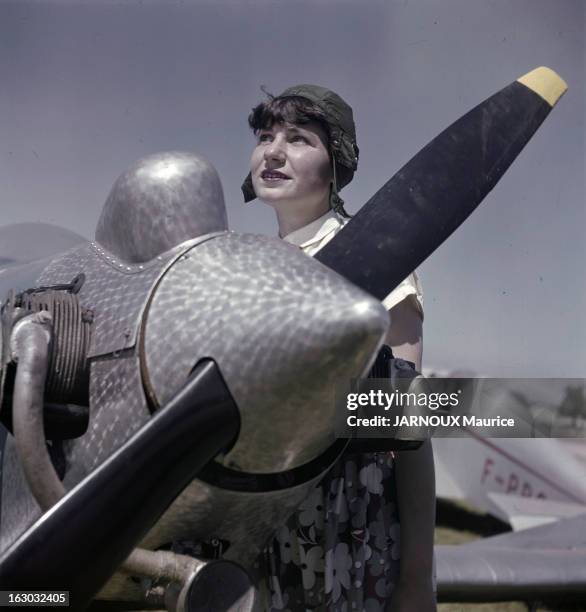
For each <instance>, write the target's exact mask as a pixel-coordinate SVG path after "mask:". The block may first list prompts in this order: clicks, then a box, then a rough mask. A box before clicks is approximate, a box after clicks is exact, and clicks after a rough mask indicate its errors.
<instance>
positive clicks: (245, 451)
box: [143, 233, 389, 473]
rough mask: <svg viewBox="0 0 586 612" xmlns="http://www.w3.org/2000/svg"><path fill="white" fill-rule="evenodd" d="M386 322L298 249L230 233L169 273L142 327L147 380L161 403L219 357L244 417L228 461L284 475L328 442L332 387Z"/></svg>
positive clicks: (368, 357)
mask: <svg viewBox="0 0 586 612" xmlns="http://www.w3.org/2000/svg"><path fill="white" fill-rule="evenodd" d="M388 324H389V318H388V314H387V312H386V311H385V309H384V308H383V306H382V305H381V304H380V302H378V301H377V300H376V299H374V298H372V297H370V296H368V295H367V294H366V293H364V292H363V291H361V290H359V289H358V288H356V287H355V286H353V285H352V284H351V283H349V282H348V281H346V280H345V279H343V278H342V277H341V276H339V275H338V274H336V273H334V272H332V271H330V270H328V269H327V268H326V267H325V266H323V265H321V264H319V263H318V262H316V261H315V260H312V259H311V258H309V257H307V256H306V255H304V254H303V253H301V251H299V250H298V249H296V248H292V247H291V245H288V244H286V243H283V242H282V241H279V240H275V239H270V238H266V237H261V236H252V235H238V234H232V233H230V234H224V235H222V236H219V237H216V238H213V239H211V240H209V241H207V242H204V243H203V244H199V245H198V246H196V247H194V248H193V249H192V250H191V251H189V253H188V254H187V257H186V258H182V259H180V260H179V261H177V262H176V264H174V265H173V266H172V267H171V269H170V270H169V271H168V272H167V274H166V275H165V277H164V278H163V279H162V281H161V283H160V285H159V287H158V289H157V291H156V294H155V296H154V298H153V300H152V302H151V304H150V306H149V309H148V313H147V320H146V325H145V326H144V328H143V329H144V331H143V334H144V350H145V357H146V359H145V363H146V372H145V374H146V376H145V379H146V380H148V384H149V386H150V390H151V394H152V395H153V396H154V397H156V400H157V402H158V403H159V405H161V406H162V405H164V404H165V402H166V401H168V399H169V398H170V397H171V396H172V394H173V393H174V392H175V391H176V390H177V389H178V388H180V386H181V385H182V384H183V382H184V381H185V379H186V377H187V375H188V374H189V372H190V370H191V369H192V368H193V366H194V365H195V364H196V363H197V362H198V361H199V360H200V359H202V358H204V357H209V358H212V359H214V360H215V361H216V363H217V364H218V366H219V368H220V371H221V373H222V375H223V376H224V379H225V380H226V383H227V385H228V388H229V389H230V392H231V393H232V395H233V397H234V399H235V400H236V402H237V404H238V407H239V409H240V415H241V430H240V435H239V438H238V441H237V443H236V444H235V446H234V448H233V449H232V450H231V452H230V453H229V454H228V455H227V456H226V458H225V463H226V465H228V466H229V467H230V468H232V469H236V470H240V471H245V472H253V473H274V472H280V471H283V470H287V469H291V468H294V467H298V466H300V465H303V464H304V463H307V462H308V461H310V460H312V459H314V458H316V457H318V456H319V455H320V454H321V453H322V452H324V451H325V450H326V449H327V448H328V447H329V446H330V445H331V444H332V443H333V441H334V412H335V392H336V388H337V387H339V386H341V385H344V384H345V383H347V382H348V381H349V380H350V379H351V378H356V377H359V376H361V375H363V374H364V372H365V371H366V370H367V369H368V367H369V366H370V364H371V362H372V360H373V359H374V357H375V354H376V351H377V349H378V348H379V346H380V344H381V342H382V339H383V337H384V334H385V332H386V330H387V328H388Z"/></svg>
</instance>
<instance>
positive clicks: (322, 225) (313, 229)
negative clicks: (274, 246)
mask: <svg viewBox="0 0 586 612" xmlns="http://www.w3.org/2000/svg"><path fill="white" fill-rule="evenodd" d="M342 225H343V222H342V220H341V218H340V216H339V215H337V214H336V213H335V212H334V211H333V210H328V212H327V213H326V214H325V215H322V216H321V217H319V218H317V219H315V220H314V221H312V222H311V223H308V224H307V225H305V226H303V227H300V228H299V229H296V230H295V231H294V232H291V233H290V234H287V235H286V236H285V237H284V238H283V240H284V241H285V242H289V243H290V244H294V245H295V246H298V247H300V248H305V247H308V246H310V245H312V244H315V243H316V242H319V241H320V240H323V239H324V238H325V237H326V236H328V235H329V234H331V233H332V232H335V231H336V230H337V229H338V228H339V227H341V226H342Z"/></svg>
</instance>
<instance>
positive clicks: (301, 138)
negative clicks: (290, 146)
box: [291, 134, 307, 142]
mask: <svg viewBox="0 0 586 612" xmlns="http://www.w3.org/2000/svg"><path fill="white" fill-rule="evenodd" d="M291 142H307V138H305V136H301V134H296V135H295V136H292V137H291Z"/></svg>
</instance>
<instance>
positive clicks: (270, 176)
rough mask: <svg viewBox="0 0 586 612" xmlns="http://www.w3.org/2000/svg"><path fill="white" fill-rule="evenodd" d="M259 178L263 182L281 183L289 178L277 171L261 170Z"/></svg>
mask: <svg viewBox="0 0 586 612" xmlns="http://www.w3.org/2000/svg"><path fill="white" fill-rule="evenodd" d="M260 177H261V178H262V179H263V180H265V181H282V180H287V179H289V177H288V176H287V175H286V174H283V173H282V172H279V171H278V170H263V171H262V172H261V173H260Z"/></svg>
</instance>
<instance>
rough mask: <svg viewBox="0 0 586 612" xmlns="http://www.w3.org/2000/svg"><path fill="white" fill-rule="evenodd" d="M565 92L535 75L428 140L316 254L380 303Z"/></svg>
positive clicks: (547, 73) (548, 76) (546, 74)
mask: <svg viewBox="0 0 586 612" xmlns="http://www.w3.org/2000/svg"><path fill="white" fill-rule="evenodd" d="M566 89H567V86H566V83H565V82H564V81H563V80H562V79H561V78H560V77H559V76H558V75H557V74H556V73H555V72H553V70H550V69H549V68H544V67H541V68H536V69H535V70H533V71H532V72H529V73H528V74H526V75H524V76H522V77H521V78H520V79H518V80H517V81H515V82H513V83H512V84H511V85H509V86H508V87H505V88H504V89H502V90H501V91H499V92H498V93H496V94H494V95H493V96H492V97H490V98H488V99H487V100H485V101H484V102H482V103H481V104H479V105H478V106H477V107H476V108H474V109H472V110H471V111H470V112H468V113H467V114H465V115H464V116H463V117H461V118H460V119H458V120H457V121H456V122H455V123H453V124H452V125H451V126H450V127H449V128H447V129H446V130H444V131H443V132H442V133H441V134H440V135H439V136H437V137H436V138H434V139H433V140H432V141H431V142H430V143H429V144H428V145H427V146H425V147H424V148H423V149H422V150H421V151H419V153H417V155H415V157H413V158H412V159H411V160H410V161H409V162H407V164H406V165H405V166H403V168H401V170H399V172H397V174H395V176H394V177H393V178H392V179H390V180H389V181H388V182H387V183H386V184H385V185H384V186H383V187H382V188H381V189H379V191H377V193H376V194H375V195H374V196H373V197H372V198H371V199H370V200H369V201H368V202H367V203H366V204H365V205H364V206H363V207H362V209H361V210H360V211H359V212H358V213H357V214H356V215H355V216H354V217H353V218H352V220H351V221H350V222H349V223H348V224H347V225H346V226H345V227H344V229H343V230H342V231H340V232H339V233H338V234H337V235H336V237H335V238H333V239H332V240H331V241H330V242H329V243H328V244H326V245H325V246H324V247H323V249H320V251H319V252H318V253H317V254H316V255H315V258H316V259H317V260H318V261H321V262H322V263H323V264H325V265H326V266H328V267H330V268H332V269H333V270H335V271H336V272H338V273H339V274H341V275H342V276H344V277H345V278H347V279H348V280H350V281H352V282H353V283H354V284H356V285H358V286H359V287H361V288H362V289H364V290H365V291H367V292H368V293H370V294H371V295H373V296H374V297H376V298H378V299H379V300H382V299H384V298H385V297H386V296H387V295H388V294H389V293H390V292H391V291H392V290H393V289H394V288H395V287H396V286H397V285H398V284H399V283H400V282H401V281H402V280H403V279H404V278H406V277H407V276H408V275H409V274H410V273H411V272H412V271H413V270H415V268H417V266H419V265H420V264H421V263H422V262H423V261H424V260H425V259H426V258H427V257H428V256H429V255H430V254H431V253H433V251H435V249H437V247H438V246H439V245H440V244H442V242H444V240H446V238H448V236H449V235H450V234H452V232H454V231H455V230H456V229H457V228H458V226H459V225H460V224H461V223H462V222H463V221H464V220H465V219H466V218H467V217H468V216H469V215H470V214H471V213H472V212H473V211H474V209H475V208H476V207H477V206H478V205H479V204H480V202H482V200H483V199H484V197H485V196H486V195H487V194H488V192H489V191H490V190H491V189H492V188H493V187H494V186H495V185H496V183H497V182H498V181H499V179H500V178H501V176H502V175H503V174H504V173H505V171H506V170H507V168H508V167H509V166H510V165H511V163H512V162H513V161H514V159H515V158H516V157H517V155H518V154H519V153H520V152H521V150H522V149H523V147H524V146H525V145H526V144H527V142H528V140H529V139H530V138H531V136H532V135H533V134H534V133H535V131H536V130H537V128H538V127H539V126H540V125H541V123H542V122H543V120H544V119H545V118H546V117H547V115H548V114H549V112H550V111H551V109H552V108H553V106H554V105H555V103H556V102H557V101H558V100H559V98H560V97H561V96H562V94H563V93H564V92H565V90H566Z"/></svg>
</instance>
